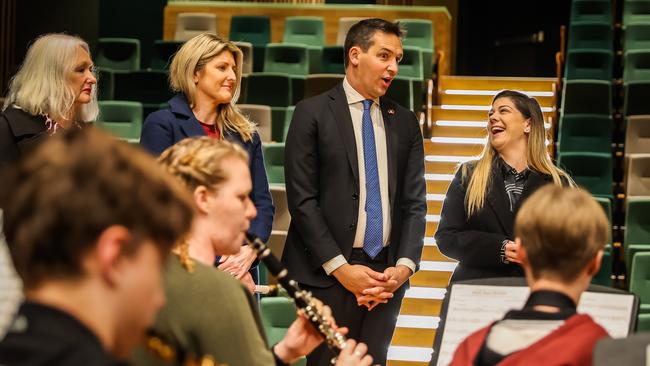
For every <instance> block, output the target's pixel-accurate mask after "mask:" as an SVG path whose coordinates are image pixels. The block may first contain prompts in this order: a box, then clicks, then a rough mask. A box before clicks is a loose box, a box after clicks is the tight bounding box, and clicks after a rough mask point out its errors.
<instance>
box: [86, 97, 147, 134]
mask: <svg viewBox="0 0 650 366" xmlns="http://www.w3.org/2000/svg"><path fill="white" fill-rule="evenodd" d="M99 110H100V114H99V118H98V120H97V122H96V123H97V125H98V126H99V127H101V128H103V129H105V130H107V131H109V132H110V133H112V134H113V135H115V136H117V137H119V138H122V139H126V140H139V139H140V134H141V132H142V103H139V102H127V101H100V102H99Z"/></svg>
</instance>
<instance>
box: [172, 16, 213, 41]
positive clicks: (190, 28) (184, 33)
mask: <svg viewBox="0 0 650 366" xmlns="http://www.w3.org/2000/svg"><path fill="white" fill-rule="evenodd" d="M217 29H218V26H217V15H216V14H212V13H178V15H177V16H176V30H175V32H174V40H176V41H183V42H184V41H187V40H190V39H191V38H194V37H196V36H198V35H199V34H202V33H213V34H216V33H217Z"/></svg>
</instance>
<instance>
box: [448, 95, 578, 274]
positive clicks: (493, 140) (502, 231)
mask: <svg viewBox="0 0 650 366" xmlns="http://www.w3.org/2000/svg"><path fill="white" fill-rule="evenodd" d="M488 116H489V118H488V125H487V129H488V143H487V144H486V145H485V149H484V150H483V153H482V155H481V157H480V158H479V159H478V160H472V161H469V162H467V163H464V164H462V165H461V166H460V168H459V169H458V171H457V172H456V176H455V177H454V179H453V180H452V182H451V185H450V186H449V190H448V191H447V196H446V198H445V202H444V204H443V206H442V213H441V219H440V224H439V226H438V231H437V232H436V234H435V239H436V242H437V244H438V247H439V248H440V250H441V251H442V253H444V254H445V255H447V256H448V257H451V258H454V259H456V260H458V261H459V263H458V267H457V268H456V270H455V272H454V274H453V276H452V279H451V281H452V282H455V281H462V280H469V279H475V278H488V277H509V276H523V271H522V269H521V267H520V266H519V258H518V257H517V246H516V245H515V243H514V239H515V238H514V237H513V224H514V218H515V215H516V214H517V211H518V209H519V207H521V204H522V202H523V201H524V200H525V199H526V198H527V197H528V196H530V195H531V194H532V193H533V192H535V190H537V189H538V188H540V187H541V186H543V185H544V184H547V183H553V184H557V185H571V186H573V185H574V183H573V181H572V180H571V178H570V177H569V176H568V175H567V174H566V173H565V172H564V171H562V170H561V169H559V168H557V167H556V166H555V165H553V162H552V161H551V157H550V156H549V154H548V151H547V150H546V130H545V129H544V118H543V115H542V110H541V108H540V106H539V103H537V100H535V99H534V98H531V97H528V96H527V95H525V94H522V93H520V92H517V91H513V90H504V91H501V92H500V93H498V94H497V95H496V96H495V97H494V99H493V101H492V108H491V109H490V112H489V114H488Z"/></svg>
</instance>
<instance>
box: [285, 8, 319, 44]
mask: <svg viewBox="0 0 650 366" xmlns="http://www.w3.org/2000/svg"><path fill="white" fill-rule="evenodd" d="M282 42H283V43H300V44H305V45H309V46H321V47H322V46H324V45H325V25H324V22H323V17H308V16H295V17H287V18H286V20H285V23H284V36H283V38H282Z"/></svg>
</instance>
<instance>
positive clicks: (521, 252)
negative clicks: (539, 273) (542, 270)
mask: <svg viewBox="0 0 650 366" xmlns="http://www.w3.org/2000/svg"><path fill="white" fill-rule="evenodd" d="M515 244H516V245H517V258H519V260H521V265H522V266H526V267H528V266H529V265H530V264H529V263H528V253H526V249H524V246H523V245H521V238H515Z"/></svg>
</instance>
